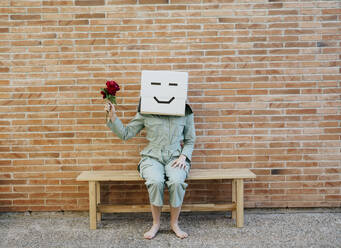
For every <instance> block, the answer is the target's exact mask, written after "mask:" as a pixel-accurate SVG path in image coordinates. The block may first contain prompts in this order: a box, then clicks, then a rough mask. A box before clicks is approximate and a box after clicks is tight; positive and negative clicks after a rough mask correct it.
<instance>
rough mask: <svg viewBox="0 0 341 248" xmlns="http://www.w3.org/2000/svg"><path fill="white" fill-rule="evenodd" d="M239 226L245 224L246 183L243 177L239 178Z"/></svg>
mask: <svg viewBox="0 0 341 248" xmlns="http://www.w3.org/2000/svg"><path fill="white" fill-rule="evenodd" d="M236 181H237V182H236V183H237V185H236V186H237V227H243V225H244V185H243V179H237V180H236Z"/></svg>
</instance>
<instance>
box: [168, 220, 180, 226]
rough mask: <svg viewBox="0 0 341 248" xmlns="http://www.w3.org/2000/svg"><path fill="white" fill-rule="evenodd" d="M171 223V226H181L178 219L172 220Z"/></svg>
mask: <svg viewBox="0 0 341 248" xmlns="http://www.w3.org/2000/svg"><path fill="white" fill-rule="evenodd" d="M170 225H171V226H176V227H177V226H179V223H178V222H177V221H176V222H171V223H170Z"/></svg>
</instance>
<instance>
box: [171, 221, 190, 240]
mask: <svg viewBox="0 0 341 248" xmlns="http://www.w3.org/2000/svg"><path fill="white" fill-rule="evenodd" d="M171 228H172V230H173V231H174V232H175V234H176V236H178V237H179V238H181V239H183V238H187V237H188V234H187V233H186V232H184V231H182V230H181V229H180V227H179V225H178V224H172V225H171Z"/></svg>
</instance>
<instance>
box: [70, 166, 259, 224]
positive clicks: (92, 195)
mask: <svg viewBox="0 0 341 248" xmlns="http://www.w3.org/2000/svg"><path fill="white" fill-rule="evenodd" d="M252 178H256V175H255V174H254V173H253V172H251V171H250V170H249V169H245V168H240V169H239V168H238V169H191V170H190V173H189V176H188V177H187V179H186V181H191V180H219V179H231V180H232V203H230V204H183V205H182V207H181V211H226V210H231V211H232V218H233V219H236V224H237V227H243V223H244V195H243V192H244V186H243V180H244V179H252ZM76 180H77V181H88V182H89V217H90V229H96V227H97V221H100V220H101V213H119V212H150V211H151V210H150V205H149V204H148V205H108V204H101V203H100V202H101V201H100V182H105V181H143V180H144V179H143V178H141V177H140V175H139V174H138V172H137V171H136V170H112V171H83V172H81V173H80V174H79V175H78V177H77V179H76ZM162 211H163V212H165V211H167V212H169V211H170V208H169V206H168V205H164V206H163V208H162Z"/></svg>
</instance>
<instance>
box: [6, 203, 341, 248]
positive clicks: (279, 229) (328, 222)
mask: <svg viewBox="0 0 341 248" xmlns="http://www.w3.org/2000/svg"><path fill="white" fill-rule="evenodd" d="M244 214H245V217H244V218H245V219H244V227H243V228H237V227H235V221H234V220H233V219H231V218H230V217H231V215H230V212H227V213H223V212H190V213H181V215H180V222H179V223H180V226H181V227H182V228H183V229H184V230H185V231H187V232H188V234H189V237H188V238H186V239H179V238H177V237H176V236H175V234H174V233H173V232H172V231H170V228H169V213H162V216H161V228H160V231H159V233H158V234H157V236H156V237H155V238H154V239H152V240H146V239H144V238H143V233H144V232H145V231H147V229H148V228H149V227H150V226H151V222H152V217H151V214H150V213H124V214H122V213H120V214H103V220H102V221H101V223H100V224H99V225H98V229H96V230H90V229H89V218H88V212H32V213H27V212H26V213H23V212H18V213H13V212H11V213H0V247H1V248H21V247H24V248H35V247H44V248H64V247H65V248H73V247H75V248H76V247H77V248H82V247H84V248H85V247H96V248H109V247H124V248H126V247H143V248H147V247H153V248H154V247H162V248H164V247H200V248H205V247H207V248H208V247H209V248H212V247H224V248H225V247H241V248H246V247H252V248H257V247H259V248H266V247H271V248H273V247H276V248H280V247H290V248H292V247H309V248H312V247H316V248H321V247H335V248H340V247H341V209H340V208H327V209H323V208H315V209H245V213H244Z"/></svg>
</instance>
